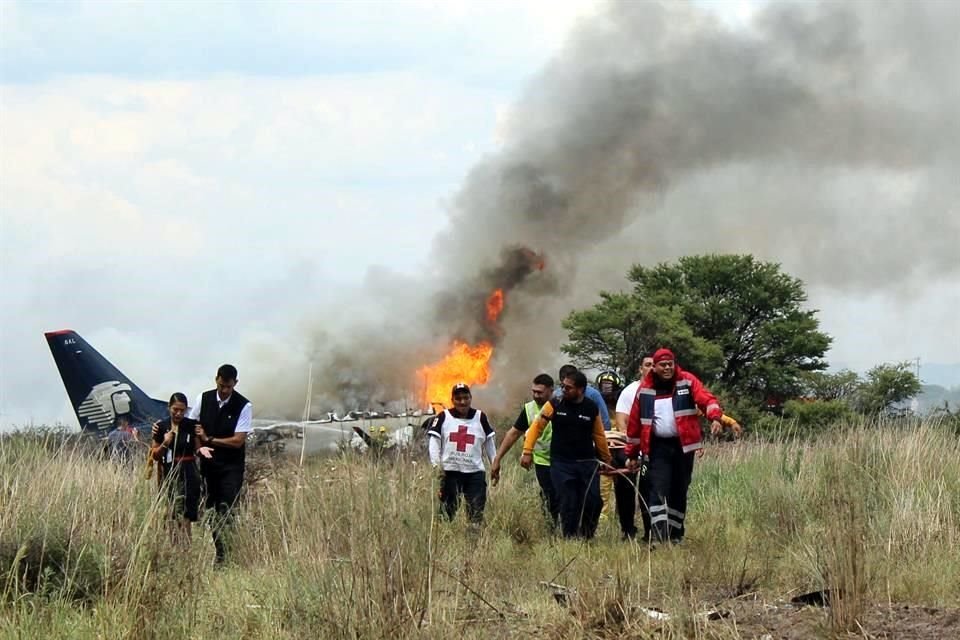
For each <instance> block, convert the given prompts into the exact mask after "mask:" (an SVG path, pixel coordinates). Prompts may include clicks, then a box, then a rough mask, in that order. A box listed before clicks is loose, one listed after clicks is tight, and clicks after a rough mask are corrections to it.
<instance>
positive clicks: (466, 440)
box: [450, 424, 477, 451]
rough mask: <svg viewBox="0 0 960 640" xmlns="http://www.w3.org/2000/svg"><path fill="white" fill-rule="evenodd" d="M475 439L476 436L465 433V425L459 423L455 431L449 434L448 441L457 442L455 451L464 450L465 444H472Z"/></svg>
mask: <svg viewBox="0 0 960 640" xmlns="http://www.w3.org/2000/svg"><path fill="white" fill-rule="evenodd" d="M476 439H477V438H476V436H474V435H472V434H469V433H467V425H465V424H462V425H460V427H459V428H457V432H456V433H451V434H450V442H456V443H457V451H466V450H467V445H468V444H473V441H474V440H476Z"/></svg>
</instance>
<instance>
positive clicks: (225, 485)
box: [189, 364, 253, 564]
mask: <svg viewBox="0 0 960 640" xmlns="http://www.w3.org/2000/svg"><path fill="white" fill-rule="evenodd" d="M216 383H217V388H216V389H211V390H210V391H204V392H203V393H201V394H200V395H199V396H197V400H196V402H194V404H193V406H192V407H191V408H190V416H189V417H190V418H192V419H193V420H197V421H198V422H199V423H200V424H199V425H198V426H197V440H198V441H199V444H201V445H203V446H205V447H210V448H211V449H212V450H213V454H212V456H211V457H210V458H209V459H208V458H203V459H201V461H200V473H201V475H202V476H203V478H204V482H205V484H206V488H207V501H206V507H207V509H213V510H216V514H217V515H216V520H215V522H214V523H213V545H214V547H216V550H217V556H216V562H217V564H220V563H222V562H223V561H224V559H225V558H226V552H227V547H228V546H229V540H228V537H229V536H228V532H229V528H230V523H231V521H232V512H233V510H234V508H235V504H236V502H237V499H238V498H239V497H240V490H241V489H242V488H243V472H244V466H245V464H244V463H245V458H246V455H245V454H246V448H247V445H246V443H247V434H248V433H250V430H251V428H252V425H253V406H252V405H251V404H250V401H249V400H247V399H246V398H244V397H243V396H242V395H240V394H239V393H237V392H236V391H235V390H234V386H236V384H237V368H236V367H234V366H233V365H231V364H225V365H223V366H221V367H220V368H219V369H217V378H216Z"/></svg>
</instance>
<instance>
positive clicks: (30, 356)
mask: <svg viewBox="0 0 960 640" xmlns="http://www.w3.org/2000/svg"><path fill="white" fill-rule="evenodd" d="M638 6H641V7H642V6H643V5H638ZM758 6H760V5H759V4H758V3H752V2H741V1H737V2H726V3H721V2H713V3H710V2H703V3H697V4H696V5H694V9H695V10H697V11H701V12H703V13H704V14H705V15H709V16H712V19H716V20H719V21H720V23H722V24H723V25H724V28H726V29H733V30H748V29H751V21H752V20H753V18H754V15H755V14H756V12H757V10H758ZM604 11H605V9H604V6H603V5H601V4H598V3H595V2H587V1H580V0H577V1H572V2H564V3H555V2H546V1H539V0H531V1H528V2H519V3H507V2H485V3H480V2H427V1H412V2H404V3H400V2H389V3H388V2H383V3H346V2H344V3H254V2H248V3H203V4H202V5H197V4H196V3H189V2H163V3H123V4H121V3H112V2H111V3H108V2H72V3H61V2H11V1H9V0H2V1H0V275H2V285H0V424H2V425H4V426H9V425H11V424H25V423H30V422H33V423H45V422H51V421H58V420H59V421H65V422H67V423H71V422H72V421H73V418H72V415H71V411H70V409H69V407H68V405H67V401H66V394H65V392H64V391H63V388H62V385H61V384H60V381H59V377H58V375H57V372H56V368H55V366H54V364H53V362H52V359H51V358H50V355H49V351H48V350H47V347H46V344H45V341H44V339H43V332H44V331H49V330H54V329H62V328H72V329H75V330H77V331H78V332H80V333H81V335H83V336H84V337H85V338H86V339H87V340H88V341H90V342H91V343H92V344H93V345H94V346H95V347H96V348H97V349H98V350H100V351H101V353H104V354H105V355H107V356H108V357H109V358H110V359H111V360H112V361H113V362H114V363H115V364H116V365H117V366H118V367H119V368H120V369H121V370H123V371H124V373H126V374H127V375H128V376H129V377H131V378H132V379H133V380H135V381H136V382H138V383H139V384H140V385H141V386H142V387H143V388H144V390H145V391H147V392H148V393H150V394H151V395H153V396H155V397H166V396H168V395H169V394H170V393H172V392H173V391H178V390H179V391H185V392H187V393H188V395H190V396H191V397H192V395H193V394H194V393H196V392H198V391H200V390H202V389H203V388H206V387H207V386H209V385H210V383H211V382H212V377H213V372H214V371H215V370H216V367H217V366H218V365H219V364H221V363H222V362H225V361H233V362H236V363H237V364H238V366H239V368H240V372H241V373H240V380H241V387H240V388H241V389H244V390H246V391H248V392H249V391H250V390H256V391H257V392H259V393H260V394H261V396H262V395H265V394H268V393H271V390H270V380H271V378H272V375H273V372H274V371H276V369H277V368H278V367H279V368H283V369H284V370H285V371H286V372H287V373H289V374H290V376H291V379H294V380H302V378H303V377H304V376H305V369H306V366H307V364H306V363H307V361H308V355H307V353H306V352H307V351H309V350H311V349H315V348H316V345H313V344H311V345H309V346H308V345H306V344H305V341H306V340H307V339H308V338H306V337H305V336H314V335H315V332H316V328H317V326H318V325H320V326H321V327H322V328H323V330H324V331H329V332H333V333H336V332H337V331H341V330H348V329H349V327H350V326H351V324H352V323H353V322H355V319H356V318H360V317H362V318H363V319H364V322H368V323H369V322H374V323H375V322H376V321H377V318H378V315H384V316H386V315H391V316H396V315H401V316H402V314H403V313H404V311H405V309H406V306H405V304H404V299H405V298H407V297H410V298H414V297H416V295H417V291H416V289H417V288H418V287H419V286H421V285H420V284H418V278H419V277H420V274H422V273H424V272H427V271H429V269H430V265H431V261H432V260H433V259H434V258H435V254H436V252H437V251H438V245H437V243H436V242H435V238H437V237H438V236H439V235H441V234H443V233H450V232H451V227H450V224H451V220H455V219H456V218H455V216H454V214H453V213H452V211H453V209H454V208H455V207H454V204H453V203H454V198H455V197H456V195H457V193H458V191H459V190H460V189H461V186H462V185H463V184H464V181H465V180H466V178H467V176H468V174H469V173H470V171H471V169H472V168H473V167H475V166H476V165H477V164H478V163H481V162H482V161H484V159H486V158H490V157H491V156H495V155H496V154H497V153H498V152H499V151H500V150H502V149H503V148H504V147H505V146H509V145H510V144H511V140H513V138H514V137H515V136H516V131H515V127H511V122H512V120H511V115H512V114H513V113H515V110H516V109H517V104H518V102H519V101H521V99H522V98H523V97H524V96H525V95H528V92H529V90H528V89H527V87H529V86H530V84H531V83H532V82H533V83H535V82H536V81H537V78H539V77H541V75H542V73H543V69H544V68H548V67H549V65H551V63H552V61H554V60H555V59H556V58H557V56H558V55H559V54H560V53H561V52H564V51H565V52H566V55H568V56H569V55H571V54H570V53H569V52H570V50H571V47H570V45H569V43H570V37H571V33H572V32H573V31H574V30H576V29H577V28H579V27H580V25H582V24H583V23H584V22H585V21H590V20H595V19H596V16H597V15H599V14H602V13H603V12H604ZM943 99H944V100H956V96H955V95H951V94H948V95H946V96H945V97H943ZM723 180H724V181H723V182H722V184H723V185H725V186H724V188H726V189H729V190H731V191H735V190H739V189H740V186H739V184H738V182H737V180H736V177H735V174H734V173H731V174H729V175H728V176H725V177H724V178H723ZM888 182H889V183H895V180H893V179H891V180H890V181H888ZM884 184H887V182H885V183H884ZM711 188H713V187H711ZM890 188H891V189H892V191H891V193H892V194H893V195H892V196H891V197H897V194H899V193H902V192H903V191H904V190H906V191H909V189H910V185H909V184H908V185H906V186H902V185H901V186H900V187H898V186H897V184H894V185H893V186H892V187H890ZM761 191H762V190H761ZM697 193H698V191H697V186H696V184H691V185H687V186H686V187H685V188H683V189H677V190H676V191H670V190H669V189H668V190H667V191H665V192H664V193H663V194H662V197H663V198H664V200H665V202H667V203H669V202H671V199H672V200H673V201H676V202H680V203H681V204H682V203H683V202H684V199H691V198H694V199H696V197H697ZM700 197H702V198H703V199H704V200H705V201H709V200H710V195H709V194H701V195H700ZM775 197H776V194H771V193H762V192H761V193H760V194H759V195H758V200H757V204H756V206H757V208H758V209H760V208H761V207H762V205H764V204H769V202H771V201H773V200H775ZM857 197H858V196H857V194H849V195H848V198H849V206H851V207H856V206H858V205H859V203H858V200H857ZM678 206H680V205H678ZM758 215H759V214H758ZM945 215H951V216H958V215H960V213H958V211H957V210H956V209H953V210H951V211H947V212H946V214H945ZM920 224H927V222H926V219H922V220H920ZM945 229H946V231H947V232H950V231H951V229H952V228H951V227H950V226H949V225H948V226H946V227H945ZM922 230H923V231H924V232H925V233H929V234H930V235H932V236H934V237H935V236H936V234H937V233H938V231H937V229H934V228H930V229H922ZM777 231H778V230H777V229H772V230H771V229H767V232H768V234H769V237H767V238H766V239H759V240H758V239H757V238H756V237H753V238H751V240H750V241H749V242H748V241H744V242H743V243H742V246H737V243H736V242H733V243H731V244H725V245H724V246H718V247H709V246H708V247H707V248H708V249H711V250H716V251H727V250H729V251H740V250H744V251H754V252H756V253H757V254H758V255H760V256H761V257H762V258H764V259H772V260H778V261H779V260H783V261H784V264H785V267H786V268H787V270H788V271H791V270H792V271H793V272H796V273H797V274H798V275H799V276H800V277H804V276H806V275H807V272H805V269H807V268H809V265H805V264H804V257H803V251H798V250H797V249H796V248H795V247H787V245H788V244H789V232H787V234H786V237H784V236H780V237H777ZM628 232H629V228H628V229H627V232H626V233H627V234H628ZM467 233H469V231H467ZM624 238H625V240H624V241H625V242H626V241H628V239H629V238H628V237H627V236H626V235H625V236H624ZM880 240H881V242H882V243H881V242H878V243H877V244H876V246H875V247H874V253H875V255H877V256H879V257H881V259H882V256H883V255H884V254H887V253H890V254H900V253H901V252H908V253H909V252H918V251H923V248H922V246H917V245H915V244H914V245H909V246H897V245H896V244H890V243H889V241H888V240H887V239H885V238H881V239H880ZM940 240H941V242H942V241H943V238H941V239H940ZM946 240H947V241H948V242H952V243H953V244H954V245H956V244H958V239H957V238H955V237H954V238H953V239H952V240H951V239H950V238H949V237H948V238H947V239H946ZM860 241H862V242H865V243H870V242H871V241H872V239H871V238H861V239H860ZM439 246H440V247H441V249H440V250H442V246H443V245H442V244H440V245H439ZM659 257H662V258H663V259H668V258H672V257H675V256H670V255H663V256H659ZM953 276H954V274H952V273H950V272H949V271H946V272H945V271H942V270H941V271H937V270H936V269H931V270H926V271H924V272H923V273H922V274H921V275H920V276H919V277H917V278H910V279H908V280H904V281H903V282H900V283H897V284H896V286H894V287H891V288H883V287H875V286H864V287H862V288H858V286H855V285H850V284H849V282H846V281H845V279H844V273H837V274H836V280H837V281H836V282H832V281H831V279H830V278H825V277H819V276H818V277H817V278H815V279H812V281H813V282H814V284H812V285H811V287H810V298H811V300H810V304H811V306H813V307H814V308H817V309H819V310H820V314H819V317H820V320H821V326H822V328H823V329H824V330H825V331H826V332H827V333H829V334H830V335H832V336H833V337H834V345H833V348H832V350H831V352H830V354H829V359H830V360H831V362H833V363H834V364H836V365H842V366H847V367H852V368H855V369H861V370H862V369H865V368H867V367H869V366H871V365H873V364H875V363H878V362H886V361H899V360H904V359H912V358H915V357H919V358H920V359H921V362H929V363H956V362H960V335H958V323H957V321H956V312H957V309H958V308H960V285H958V283H957V279H956V278H955V277H953ZM852 281H856V282H858V280H857V278H855V277H854V278H853V279H852ZM617 283H618V281H617V280H616V279H612V280H610V281H609V282H607V281H605V282H604V283H603V285H604V286H605V287H606V288H611V287H615V286H617ZM371 284H372V285H374V286H371ZM372 291H377V292H378V293H377V298H378V299H377V300H369V299H366V298H365V296H368V295H372V294H371V292H372ZM385 291H386V292H388V293H387V294H385V293H384V292H385ZM384 295H392V296H397V300H396V301H395V303H394V302H393V301H389V302H390V303H389V304H384V303H383V300H382V298H383V297H384ZM583 299H589V296H587V297H584V295H583V293H582V292H581V294H580V295H579V296H578V297H577V301H578V302H579V301H580V300H583ZM411 317H412V316H411ZM391 320H396V318H395V317H393V318H391ZM311 339H312V338H311ZM548 355H549V354H548ZM546 359H549V358H547V357H545V360H546ZM265 361H269V362H270V366H269V367H260V366H258V365H260V363H262V362H265ZM538 364H540V363H539V362H538ZM292 395H293V396H294V397H296V395H297V394H296V393H294V394H292ZM299 397H302V392H300V396H299Z"/></svg>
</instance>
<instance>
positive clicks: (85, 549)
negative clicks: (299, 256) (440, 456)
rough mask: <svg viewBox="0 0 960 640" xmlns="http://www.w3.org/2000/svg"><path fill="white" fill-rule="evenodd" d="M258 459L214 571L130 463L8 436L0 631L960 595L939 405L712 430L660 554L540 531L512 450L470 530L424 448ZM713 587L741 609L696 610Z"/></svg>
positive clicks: (957, 600)
mask: <svg viewBox="0 0 960 640" xmlns="http://www.w3.org/2000/svg"><path fill="white" fill-rule="evenodd" d="M259 464H260V465H261V467H262V468H261V469H260V471H261V474H262V475H264V476H265V479H263V480H260V481H258V482H256V483H255V484H254V485H253V486H251V487H250V490H249V495H248V500H247V503H246V508H245V510H244V512H243V513H242V514H241V516H240V519H239V527H238V532H237V544H238V545H239V551H238V552H237V553H236V554H235V556H234V560H233V561H232V562H231V563H230V564H229V565H228V566H227V567H226V568H225V569H223V570H219V571H215V570H214V569H213V567H212V560H213V558H212V556H213V551H212V545H211V543H210V540H209V533H208V532H207V531H206V530H205V529H203V528H201V527H196V528H195V529H194V534H193V543H192V545H191V546H190V547H189V548H187V549H176V548H173V546H172V544H171V542H170V539H169V536H168V534H167V532H166V529H165V527H164V519H163V513H162V508H160V507H158V506H157V504H156V501H155V494H156V489H155V486H154V483H153V482H152V481H146V480H144V479H142V473H141V469H140V468H134V467H121V466H119V465H114V464H110V463H105V462H101V461H98V460H97V459H96V458H95V457H93V456H91V455H90V452H89V451H86V450H84V448H83V447H82V446H79V445H77V443H76V442H75V441H64V440H63V439H62V438H57V437H54V436H47V437H44V436H31V435H27V434H15V435H11V436H6V437H4V438H2V439H0V636H3V637H11V638H14V637H15V638H58V637H64V638H65V637H71V638H73V637H90V638H95V637H104V638H107V637H109V638H131V639H133V638H136V639H141V638H180V637H188V636H189V637H191V638H220V637H227V636H229V637H237V638H241V637H242V638H311V639H315V638H381V637H389V638H407V637H418V638H450V637H458V636H463V637H467V638H472V637H481V636H482V637H486V638H490V637H493V638H500V637H513V636H516V637H528V636H529V635H530V634H531V633H535V634H536V637H539V638H583V637H596V638H607V637H609V638H614V637H618V638H619V637H637V638H646V637H657V638H688V637H702V638H738V637H754V636H755V635H756V632H755V630H751V629H750V628H747V627H745V626H744V620H743V619H742V617H743V616H745V615H746V613H744V609H743V608H742V603H745V602H751V603H758V604H757V605H756V606H758V607H759V606H761V605H763V606H767V607H768V608H770V607H773V606H779V605H778V603H782V602H783V601H784V600H789V598H790V597H791V596H793V595H796V594H798V593H801V592H804V591H810V590H814V589H821V588H832V589H834V590H835V591H836V592H837V593H839V594H841V595H839V596H838V597H837V598H836V600H835V602H834V603H833V606H832V607H830V608H828V609H826V610H822V611H820V612H818V614H817V615H818V616H820V617H819V618H818V622H817V624H819V625H820V626H819V627H818V629H820V631H821V632H822V633H823V634H824V635H829V634H832V633H837V632H843V631H846V630H852V631H854V632H857V631H858V625H860V626H862V624H864V621H865V620H866V619H867V616H868V614H869V611H870V610H871V609H870V608H871V607H875V606H876V605H878V604H881V605H885V606H891V605H893V604H896V603H910V604H917V605H924V606H927V607H956V606H960V589H958V588H957V585H960V444H958V440H957V438H956V436H955V435H953V433H952V431H949V430H948V429H945V428H942V427H941V426H939V425H937V424H919V425H913V426H909V427H907V426H902V425H898V426H888V425H879V426H877V425H873V426H870V425H855V426H851V427H849V428H846V429H840V430H837V431H835V432H831V433H830V434H828V435H825V436H823V437H821V438H820V439H819V440H817V441H816V442H809V441H806V442H800V441H782V442H774V443H769V442H749V441H747V442H741V443H736V444H725V445H723V446H716V447H710V448H709V449H708V452H707V454H706V455H705V456H704V458H703V459H702V460H698V461H697V464H696V467H695V471H694V482H693V485H692V486H691V490H690V496H691V503H690V506H689V509H688V538H687V540H686V542H685V544H684V545H683V546H682V547H679V548H669V549H657V550H654V551H652V552H651V551H650V550H649V549H647V548H646V547H644V546H642V545H636V544H627V543H623V542H620V540H619V531H618V530H617V527H616V525H615V524H614V520H615V519H614V518H611V519H610V520H608V521H606V522H604V523H603V524H602V525H601V529H600V532H599V535H598V539H597V540H596V541H594V542H593V543H591V544H580V543H577V542H571V541H562V540H557V539H555V538H553V537H551V536H550V535H549V533H548V531H547V528H546V526H545V523H544V520H543V518H542V516H541V514H540V512H539V504H538V500H537V495H536V490H537V489H536V482H535V479H534V478H533V474H532V472H531V473H526V472H524V471H523V470H522V469H520V468H519V466H518V465H517V464H515V461H511V462H509V463H508V464H505V465H504V466H505V468H504V474H503V475H504V477H503V480H502V482H501V484H500V486H499V487H497V488H495V489H491V491H490V496H489V502H488V507H487V514H486V524H485V526H484V527H483V528H482V530H481V531H479V532H475V531H471V530H470V529H469V527H468V526H467V524H466V523H465V521H464V519H463V518H461V519H459V520H458V521H456V522H454V523H443V522H440V521H438V520H437V519H436V510H435V506H436V504H435V501H436V499H435V496H436V490H437V487H436V485H435V482H434V480H433V474H431V473H429V472H428V470H427V469H426V468H425V464H424V462H423V461H422V460H419V461H417V460H412V459H407V460H401V461H397V462H395V463H394V462H389V463H388V462H382V463H380V464H374V463H372V462H371V461H369V460H366V459H363V458H355V457H352V456H351V455H348V454H345V455H341V456H340V457H336V458H330V459H324V460H312V461H309V463H308V464H307V466H305V467H304V468H303V469H300V468H298V467H296V466H295V465H293V464H292V463H291V462H289V461H281V462H275V463H272V466H267V467H265V468H263V465H267V464H268V463H265V462H262V461H261V462H260V463H259ZM161 506H162V505H161ZM546 583H551V584H553V585H559V586H547V584H546ZM561 601H562V602H561ZM715 606H716V607H720V608H724V609H727V610H730V611H732V612H733V614H734V615H731V616H729V617H727V618H725V619H722V620H716V621H707V620H705V619H704V618H703V617H701V616H700V615H698V614H700V613H702V612H704V611H706V610H708V609H710V608H712V607H715ZM649 607H656V608H658V609H661V610H663V611H667V612H669V613H670V614H671V617H670V619H669V620H667V621H663V622H655V621H651V619H650V617H649V615H648V613H647V612H646V611H645V610H644V608H649ZM770 610H771V611H773V609H772V608H771V609H770ZM738 614H739V615H741V619H740V620H738ZM771 615H773V614H771Z"/></svg>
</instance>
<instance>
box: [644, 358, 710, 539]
mask: <svg viewBox="0 0 960 640" xmlns="http://www.w3.org/2000/svg"><path fill="white" fill-rule="evenodd" d="M698 408H699V409H700V411H702V412H703V415H705V416H706V417H707V420H710V421H711V425H710V430H711V431H712V432H714V433H719V432H720V431H721V430H722V428H723V427H722V425H721V424H720V416H722V415H723V411H722V410H721V409H720V404H719V403H718V402H717V399H716V398H715V397H714V395H713V394H712V393H710V391H709V390H707V388H706V387H704V386H703V383H702V382H700V380H699V379H698V378H697V377H696V376H695V375H693V374H692V373H688V372H686V371H684V370H683V369H681V368H680V367H679V366H677V364H676V360H675V358H674V356H673V352H672V351H670V350H669V349H658V350H657V351H656V352H655V353H654V354H653V369H652V370H651V371H650V372H649V373H648V374H647V375H646V376H644V378H643V380H641V382H640V388H639V389H638V390H637V397H636V399H635V400H634V402H633V408H632V409H631V411H630V420H629V422H628V423H627V451H626V453H627V465H628V468H636V467H637V466H639V463H638V458H639V456H640V455H641V454H642V455H644V456H648V457H649V459H650V462H649V466H648V468H647V487H648V489H647V504H648V505H649V508H650V525H651V529H652V531H651V533H652V539H653V541H659V542H666V541H670V542H674V543H678V542H681V541H682V540H683V534H684V518H685V517H686V511H687V489H688V488H689V487H690V478H691V477H692V476H693V457H694V453H695V452H696V451H697V450H698V449H701V448H702V447H703V443H702V442H701V438H700V419H699V417H698V416H697V409H698Z"/></svg>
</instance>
